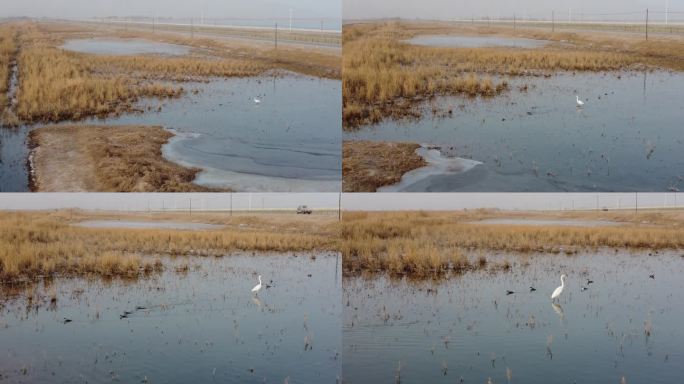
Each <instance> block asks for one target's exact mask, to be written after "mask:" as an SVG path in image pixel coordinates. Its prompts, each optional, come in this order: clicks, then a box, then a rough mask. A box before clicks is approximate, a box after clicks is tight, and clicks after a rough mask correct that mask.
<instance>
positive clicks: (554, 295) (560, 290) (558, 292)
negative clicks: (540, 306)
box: [551, 274, 565, 300]
mask: <svg viewBox="0 0 684 384" xmlns="http://www.w3.org/2000/svg"><path fill="white" fill-rule="evenodd" d="M563 288H565V274H562V275H561V285H560V287H558V288H556V290H555V291H553V293H552V294H551V300H556V299H557V298H558V296H560V295H561V293H563Z"/></svg>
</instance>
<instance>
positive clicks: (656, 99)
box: [345, 72, 684, 192]
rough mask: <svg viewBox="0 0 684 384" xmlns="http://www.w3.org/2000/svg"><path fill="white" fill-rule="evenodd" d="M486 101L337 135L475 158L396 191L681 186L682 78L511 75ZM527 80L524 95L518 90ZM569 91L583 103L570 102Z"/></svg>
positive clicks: (453, 103) (448, 101) (453, 101)
mask: <svg viewBox="0 0 684 384" xmlns="http://www.w3.org/2000/svg"><path fill="white" fill-rule="evenodd" d="M509 84H510V86H511V91H510V92H509V93H507V94H504V95H503V96H501V97H497V98H494V99H480V98H478V99H464V98H460V97H448V98H438V99H436V100H435V101H434V102H433V103H434V105H435V106H436V107H440V108H443V109H444V110H448V109H451V110H452V116H451V117H438V116H433V115H432V113H431V112H430V110H431V109H432V104H430V105H426V108H425V111H424V117H423V118H422V119H420V120H417V121H400V122H397V121H385V122H382V123H380V124H378V125H374V126H367V127H363V128H361V129H360V130H359V131H356V132H349V133H345V139H350V140H353V139H364V140H387V141H412V142H418V143H426V144H434V145H439V146H441V147H442V149H443V153H444V155H445V156H457V157H461V158H465V159H472V160H475V161H479V162H482V164H481V165H478V166H476V167H473V168H472V169H470V170H468V171H467V172H463V173H459V174H444V175H431V176H429V177H426V178H422V179H421V180H417V181H414V182H413V183H411V184H410V185H407V186H404V187H403V188H402V189H401V190H402V191H441V192H449V191H472V192H482V191H487V192H524V191H535V192H554V191H574V192H587V191H604V192H611V191H621V192H629V191H641V192H666V191H676V190H681V189H682V188H683V187H684V156H682V155H681V154H682V153H683V152H684V135H683V134H682V122H681V119H682V116H684V104H682V103H681V102H680V99H681V97H680V96H681V95H680V94H681V89H683V88H684V74H679V73H666V72H653V73H650V72H649V73H636V72H633V73H622V74H616V73H593V74H560V75H555V76H553V77H550V78H542V77H525V78H514V79H510V80H509ZM524 85H527V87H528V89H527V91H522V90H520V89H519V87H521V86H524ZM575 95H579V96H580V98H582V99H583V100H584V101H585V103H586V105H585V106H584V107H583V108H578V107H576V103H575Z"/></svg>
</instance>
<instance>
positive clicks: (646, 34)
mask: <svg viewBox="0 0 684 384" xmlns="http://www.w3.org/2000/svg"><path fill="white" fill-rule="evenodd" d="M646 40H648V8H646Z"/></svg>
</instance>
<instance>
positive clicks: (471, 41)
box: [406, 35, 549, 48]
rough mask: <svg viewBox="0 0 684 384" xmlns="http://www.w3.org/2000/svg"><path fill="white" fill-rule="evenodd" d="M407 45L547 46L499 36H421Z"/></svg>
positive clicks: (531, 40) (536, 41) (541, 43)
mask: <svg viewBox="0 0 684 384" xmlns="http://www.w3.org/2000/svg"><path fill="white" fill-rule="evenodd" d="M406 42H407V43H409V44H414V45H424V46H428V47H446V48H481V47H510V48H539V47H543V46H544V45H546V44H548V43H549V41H546V40H535V39H525V38H519V37H500V36H444V35H422V36H416V37H414V38H412V39H409V40H406Z"/></svg>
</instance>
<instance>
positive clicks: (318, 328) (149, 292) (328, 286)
mask: <svg viewBox="0 0 684 384" xmlns="http://www.w3.org/2000/svg"><path fill="white" fill-rule="evenodd" d="M317 256H318V257H317V258H316V259H315V260H312V259H311V257H310V256H308V255H300V256H299V257H294V256H286V255H263V256H246V255H245V256H227V257H223V258H185V257H180V258H177V259H176V260H175V261H170V262H171V263H172V264H174V265H183V264H185V263H189V265H190V269H189V271H188V272H186V273H178V272H176V271H175V269H174V268H173V266H170V267H169V268H167V269H168V271H166V272H164V273H163V274H162V275H160V276H156V277H150V278H147V279H143V280H141V281H138V282H122V281H116V280H115V281H112V282H103V281H102V280H100V279H96V280H95V281H85V280H81V279H75V280H66V279H57V280H55V281H54V283H53V285H52V286H51V287H54V288H55V289H56V291H57V293H58V300H57V303H56V305H54V306H52V305H50V304H49V303H44V302H41V305H40V306H35V304H34V305H32V306H27V304H26V301H25V299H14V300H9V301H6V302H5V303H4V307H2V306H0V313H1V314H2V316H0V355H1V356H2V358H1V359H0V380H2V379H4V380H5V381H8V382H90V383H105V382H107V383H108V382H123V383H140V382H144V381H145V379H147V380H148V382H151V383H154V382H158V383H188V382H212V381H216V382H231V383H236V382H242V383H262V382H277V383H282V382H284V381H285V380H286V378H288V379H287V380H288V382H289V383H332V382H335V380H336V378H337V377H338V376H339V374H340V363H341V362H340V359H339V357H338V356H337V354H338V352H339V351H340V349H341V343H342V341H341V331H340V329H341V306H340V300H341V297H340V296H341V280H340V279H341V276H340V274H339V270H340V268H339V257H337V256H336V255H329V254H328V255H321V254H319V255H317ZM258 273H260V274H262V279H263V281H264V283H267V282H270V281H271V280H273V284H274V287H272V288H270V289H266V288H264V289H262V291H261V292H260V293H259V298H258V299H256V298H253V297H252V295H251V294H250V289H251V288H252V287H253V286H254V285H255V284H256V279H257V274H258ZM308 274H311V277H308V276H307V275H308ZM44 289H45V287H39V288H38V291H43V290H44ZM49 289H51V288H49ZM48 301H49V300H48ZM136 307H145V308H144V309H138V310H136ZM124 311H130V312H132V313H131V314H130V315H128V316H126V317H125V318H121V315H122V314H124ZM64 318H68V319H70V320H72V321H71V322H69V323H64ZM305 338H306V339H307V340H309V342H310V347H307V348H306V350H305Z"/></svg>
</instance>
